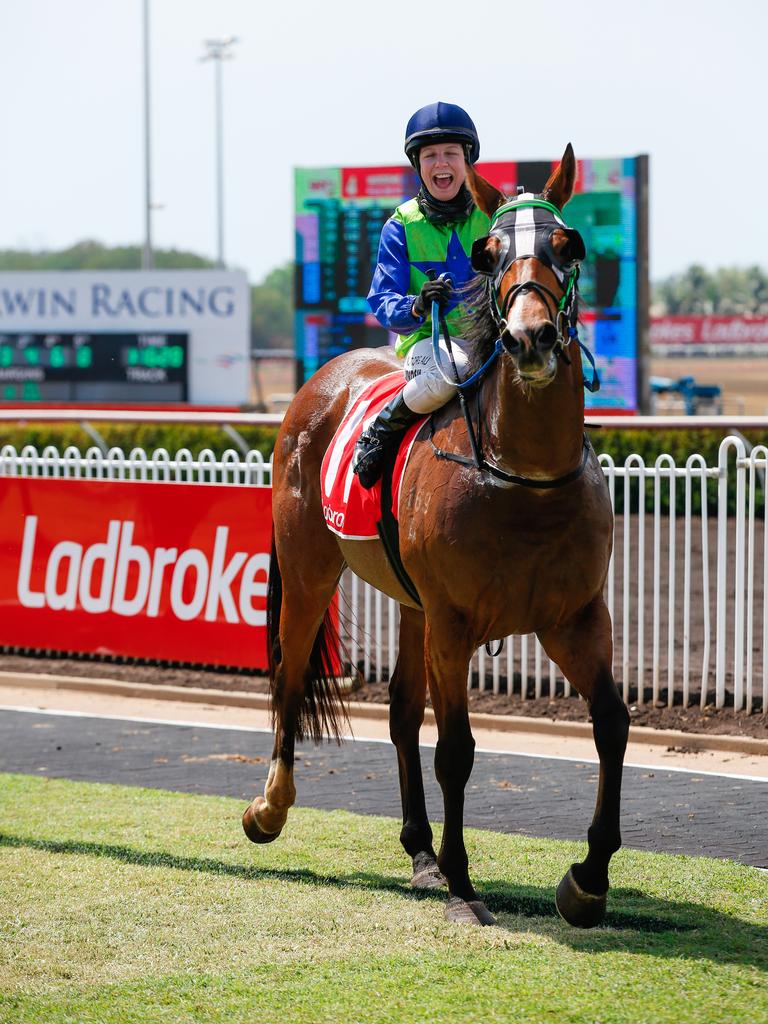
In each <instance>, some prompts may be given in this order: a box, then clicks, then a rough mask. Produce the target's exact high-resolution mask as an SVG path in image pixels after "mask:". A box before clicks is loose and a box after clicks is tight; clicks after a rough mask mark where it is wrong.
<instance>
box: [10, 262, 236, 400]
mask: <svg viewBox="0 0 768 1024" xmlns="http://www.w3.org/2000/svg"><path fill="white" fill-rule="evenodd" d="M249 331H250V289H249V287H248V282H247V279H246V276H245V273H243V272H242V271H225V270H152V271H92V270H71V271H57V272H50V273H49V272H39V271H29V272H7V273H6V272H3V273H0V356H6V357H8V361H7V362H6V361H4V360H3V359H1V358H0V385H2V384H3V382H7V383H8V386H10V385H12V384H14V383H23V382H24V381H28V382H32V383H33V384H34V383H35V382H36V381H37V382H40V381H43V384H42V385H41V384H39V383H38V387H40V389H41V395H40V400H46V399H53V398H55V397H56V396H57V394H58V392H56V391H55V389H53V390H51V388H50V384H49V383H48V382H46V381H45V380H44V369H45V364H46V362H48V363H50V357H51V355H52V353H51V352H50V348H51V347H53V348H54V349H57V350H58V356H59V363H60V364H61V365H59V364H57V363H54V366H55V368H56V371H57V372H56V375H55V376H57V378H60V377H61V376H62V373H63V370H64V369H65V368H66V366H69V368H70V370H71V376H72V383H73V386H74V385H76V384H77V383H78V380H79V376H82V370H83V367H82V364H81V363H80V361H79V360H77V359H76V358H75V356H76V355H77V353H76V352H75V353H74V354H73V353H72V352H70V349H71V348H72V346H73V345H74V346H75V348H76V347H77V345H78V343H80V342H85V343H91V341H92V343H93V345H94V346H96V351H95V354H94V356H93V359H94V367H93V368H95V366H96V364H98V363H99V361H100V360H99V356H100V355H104V358H105V359H106V358H111V359H113V360H114V361H115V363H116V365H115V367H114V369H115V370H116V371H119V370H120V362H121V360H122V362H124V363H126V365H127V370H128V371H129V381H130V383H131V385H132V390H135V389H136V388H137V387H140V386H141V385H142V384H143V385H144V387H145V388H147V389H148V393H147V394H145V395H141V396H139V397H138V398H137V400H138V401H148V400H151V392H152V389H153V387H154V389H155V391H156V392H158V388H159V386H160V385H162V384H163V383H164V374H166V373H167V372H168V370H167V365H166V363H165V362H164V360H163V359H162V358H161V355H162V354H161V353H158V352H157V351H156V349H157V341H158V339H161V338H164V337H166V336H168V335H179V336H183V337H184V338H185V339H186V338H188V339H189V341H188V352H186V351H185V352H184V353H183V356H182V353H181V349H179V351H178V353H171V355H172V356H176V357H178V358H176V359H175V360H174V361H172V364H171V365H172V367H173V368H175V369H177V370H178V369H183V376H184V388H183V389H182V390H183V400H185V401H190V402H192V403H193V404H197V405H201V404H215V405H230V406H231V405H241V404H243V403H244V402H247V401H248V397H249V374H250V357H249V351H250V340H249ZM110 336H112V337H114V338H115V339H121V338H122V339H125V338H130V337H134V338H137V339H138V341H137V342H136V343H135V344H133V345H129V346H127V347H128V348H131V349H132V351H131V352H128V351H122V350H121V349H118V352H117V353H111V349H110V354H109V355H106V354H104V353H100V352H99V351H98V347H99V345H101V346H102V347H103V346H104V345H105V344H106V342H107V341H108V340H109V338H110ZM37 342H41V343H42V347H40V346H38V344H36V343H37ZM142 346H143V347H142ZM26 349H29V351H26ZM38 349H39V351H38ZM81 354H84V353H81ZM70 356H71V357H72V358H71V365H70ZM131 356H133V357H134V358H130V357H131ZM144 356H146V357H152V356H154V357H155V358H146V359H145V358H142V357H144ZM182 359H183V367H181V362H180V361H181V360H182ZM101 362H102V363H103V362H104V359H101ZM65 364H66V365H65ZM88 366H90V363H88ZM93 368H92V369H93ZM90 377H93V372H91V373H90ZM57 382H58V383H60V381H58V380H57V381H54V382H50V383H57ZM84 383H85V384H86V385H88V386H87V387H84V388H83V389H82V394H80V393H78V392H77V390H76V392H75V395H74V396H73V397H72V399H71V400H77V399H78V398H80V399H81V400H83V399H84V396H85V399H87V400H89V401H123V400H128V398H126V397H125V396H124V397H120V395H119V394H118V395H116V394H115V390H116V386H115V384H114V383H112V387H111V388H109V387H105V386H104V385H105V382H102V387H101V392H99V389H98V388H96V387H95V386H94V383H93V381H92V380H90V379H89V380H87V381H85V382H84ZM46 384H48V390H49V391H51V393H50V394H47V393H46ZM166 390H167V389H166ZM158 394H160V392H158ZM5 397H9V396H5ZM170 397H171V396H170V392H169V393H166V394H164V396H163V400H166V401H167V400H169V399H170ZM176 397H177V400H182V399H181V398H179V396H176Z"/></svg>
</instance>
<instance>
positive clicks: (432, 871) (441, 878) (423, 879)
mask: <svg viewBox="0 0 768 1024" xmlns="http://www.w3.org/2000/svg"><path fill="white" fill-rule="evenodd" d="M444 885H448V882H447V880H446V877H445V875H444V874H443V873H442V871H441V870H440V868H439V867H438V866H437V861H436V860H435V858H434V857H433V856H432V855H431V854H429V853H426V852H424V851H422V852H421V853H417V854H416V856H415V857H414V858H413V878H412V879H411V888H412V889H440V888H442V886H444Z"/></svg>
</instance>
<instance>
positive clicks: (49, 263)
mask: <svg viewBox="0 0 768 1024" xmlns="http://www.w3.org/2000/svg"><path fill="white" fill-rule="evenodd" d="M154 260H155V266H156V267H157V269H158V270H185V269H214V268H215V263H214V262H213V261H212V260H210V259H207V258H206V257H204V256H200V255H198V254H197V253H193V252H186V251H184V250H181V249H156V250H155V251H154ZM140 267H141V248H140V247H139V246H136V245H133V246H105V245H102V244H101V243H100V242H95V241H83V242H78V243H77V244H76V245H73V246H71V247H70V248H68V249H62V250H59V251H49V252H29V251H25V250H18V249H5V250H0V273H1V272H2V271H10V270H15V271H20V270H48V271H52V270H138V269H140ZM651 312H652V314H653V315H655V316H692V315H697V314H698V315H707V314H723V315H768V273H767V272H766V271H764V270H763V269H762V268H760V267H757V266H754V267H746V268H741V267H721V268H720V269H718V270H711V271H710V270H707V269H706V268H704V267H702V266H699V265H696V264H694V265H693V266H690V267H688V269H687V270H684V271H682V272H681V273H679V274H672V275H670V276H669V277H666V278H664V279H663V280H661V281H657V282H656V283H654V284H653V285H652V288H651ZM251 347H252V348H255V349H265V348H283V349H285V348H292V347H293V263H286V264H284V265H283V266H280V267H276V268H275V269H274V270H271V271H270V272H269V273H268V274H267V275H266V277H265V278H264V280H263V281H260V282H259V283H258V284H254V285H251Z"/></svg>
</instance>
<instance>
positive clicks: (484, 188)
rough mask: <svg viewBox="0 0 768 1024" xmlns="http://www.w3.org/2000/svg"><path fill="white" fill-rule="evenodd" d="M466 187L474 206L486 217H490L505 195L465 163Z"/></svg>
mask: <svg viewBox="0 0 768 1024" xmlns="http://www.w3.org/2000/svg"><path fill="white" fill-rule="evenodd" d="M467 188H468V189H469V191H470V192H471V193H472V198H473V199H474V200H475V206H477V207H478V209H480V210H482V211H483V213H484V214H486V216H488V217H492V216H493V214H494V213H495V212H496V210H498V208H499V207H500V206H501V205H502V203H504V202H506V199H507V197H506V196H505V195H504V193H503V192H499V190H498V189H497V188H496V187H495V185H492V184H491V183H490V181H486V180H485V178H484V177H483V176H482V175H481V174H478V173H477V171H476V170H475V169H474V167H472V166H470V165H467Z"/></svg>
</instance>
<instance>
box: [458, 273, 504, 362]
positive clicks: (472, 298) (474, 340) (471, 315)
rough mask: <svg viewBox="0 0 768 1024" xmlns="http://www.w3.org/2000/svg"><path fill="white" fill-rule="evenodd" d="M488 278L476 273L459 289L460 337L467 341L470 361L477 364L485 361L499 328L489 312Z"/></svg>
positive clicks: (494, 342)
mask: <svg viewBox="0 0 768 1024" xmlns="http://www.w3.org/2000/svg"><path fill="white" fill-rule="evenodd" d="M487 282H488V279H487V277H486V276H485V275H484V274H476V275H475V276H474V277H472V278H470V280H469V281H467V283H466V284H465V285H463V286H462V288H461V289H460V292H459V294H460V302H461V305H462V307H463V309H464V315H463V317H462V319H461V323H460V326H459V333H460V335H461V337H462V338H466V340H467V341H468V342H469V350H470V351H471V352H472V355H473V360H472V362H473V363H475V362H477V364H478V365H480V364H482V363H484V362H485V360H486V359H487V358H488V356H489V355H490V354H491V351H492V350H493V346H494V345H495V344H496V339H497V337H498V336H499V329H498V327H497V326H496V322H495V321H494V319H493V316H492V314H491V306H490V302H489V301H488V290H487V289H488V283H487Z"/></svg>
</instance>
